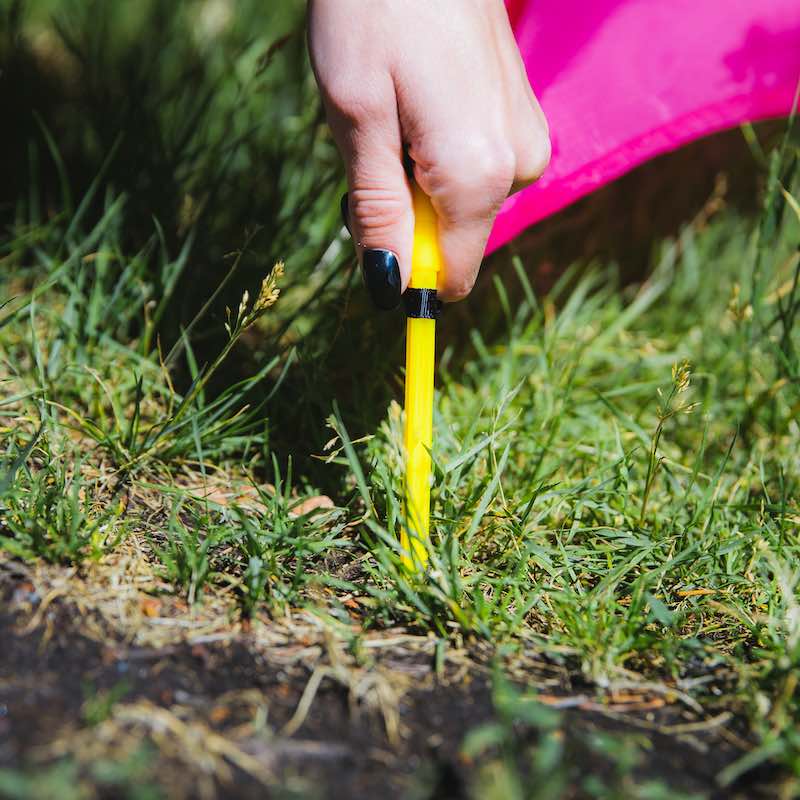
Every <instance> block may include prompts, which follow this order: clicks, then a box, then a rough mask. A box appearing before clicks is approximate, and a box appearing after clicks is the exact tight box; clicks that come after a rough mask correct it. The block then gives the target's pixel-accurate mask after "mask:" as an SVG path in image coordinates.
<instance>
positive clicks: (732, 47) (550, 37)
mask: <svg viewBox="0 0 800 800" xmlns="http://www.w3.org/2000/svg"><path fill="white" fill-rule="evenodd" d="M507 6H508V11H509V16H510V18H511V21H512V25H513V27H514V32H515V35H516V37H517V42H518V43H519V46H520V50H521V52H522V56H523V59H524V61H525V67H526V69H527V71H528V77H529V79H530V82H531V85H532V86H533V89H534V91H535V92H536V94H537V96H538V98H539V101H540V102H541V104H542V108H543V109H544V112H545V115H546V116H547V119H548V122H549V124H550V133H551V139H552V143H553V156H552V159H551V162H550V166H549V167H548V169H547V172H546V173H545V175H544V176H543V177H542V179H541V180H540V181H539V182H538V183H536V184H535V185H533V186H529V187H528V188H526V189H524V190H523V191H521V192H519V193H517V194H516V195H514V196H513V197H511V198H509V199H508V200H507V201H506V203H505V205H504V206H503V209H502V211H501V213H500V215H499V217H498V219H497V222H496V224H495V227H494V231H493V232H492V236H491V239H490V240H489V245H488V248H487V252H491V251H492V250H495V249H496V248H498V247H499V246H500V245H502V244H505V243H506V242H507V241H508V240H509V239H511V238H513V237H514V236H516V235H517V234H518V233H519V232H520V231H522V230H523V229H524V228H526V227H527V226H529V225H531V224H532V223H534V222H536V221H537V220H539V219H541V218H542V217H545V216H547V215H548V214H552V213H553V212H555V211H558V210H559V209H561V208H564V206H566V205H568V204H569V203H572V202H573V201H575V200H577V199H578V198H580V197H582V196H583V195H585V194H588V193H589V192H591V191H592V190H593V189H596V188H598V187H599V186H602V185H603V184H605V183H608V182H609V181H611V180H613V179H614V178H617V177H619V176H620V175H622V174H623V173H625V172H627V171H628V170H630V169H632V168H633V167H635V166H636V165H638V164H640V163H642V162H643V161H646V160H647V159H649V158H652V157H653V156H656V155H658V154H660V153H664V152H666V151H668V150H673V149H675V148H677V147H679V146H680V145H682V144H685V143H686V142H689V141H691V140H693V139H697V138H699V137H701V136H704V135H706V134H709V133H713V132H715V131H718V130H722V129H724V128H729V127H731V126H734V125H737V124H740V123H741V122H744V121H756V120H760V119H766V118H769V117H779V116H785V115H788V114H789V112H790V111H791V109H792V106H793V101H794V96H795V92H796V89H797V85H798V79H800V0H507Z"/></svg>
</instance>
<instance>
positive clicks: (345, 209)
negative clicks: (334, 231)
mask: <svg viewBox="0 0 800 800" xmlns="http://www.w3.org/2000/svg"><path fill="white" fill-rule="evenodd" d="M339 208H340V209H341V211H342V222H343V223H344V226H345V228H347V232H348V233H349V234H350V235H351V236H352V235H353V231H351V230H350V200H349V197H348V195H347V192H345V193H344V194H343V195H342V199H341V201H340V202H339Z"/></svg>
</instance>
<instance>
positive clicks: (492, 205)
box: [412, 136, 516, 302]
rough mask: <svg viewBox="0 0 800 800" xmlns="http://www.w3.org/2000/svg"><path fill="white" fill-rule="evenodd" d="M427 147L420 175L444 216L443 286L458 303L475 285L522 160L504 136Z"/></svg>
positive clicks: (441, 218) (444, 292)
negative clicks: (519, 161) (499, 214)
mask: <svg viewBox="0 0 800 800" xmlns="http://www.w3.org/2000/svg"><path fill="white" fill-rule="evenodd" d="M427 145H428V146H427V147H426V153H427V157H423V158H420V159H419V160H417V161H416V162H415V170H414V174H415V178H416V180H417V182H418V183H419V185H420V187H421V188H422V190H423V191H424V192H425V193H426V194H428V196H429V197H430V198H431V201H432V203H433V207H434V208H435V209H436V213H437V215H438V217H439V243H440V245H441V248H442V256H443V258H444V265H445V268H444V270H443V272H442V273H440V276H439V287H438V289H439V295H440V297H441V299H442V300H444V301H446V302H452V301H455V300H461V299H463V298H464V297H466V296H467V295H468V294H469V293H470V291H471V290H472V287H473V285H474V284H475V279H476V277H477V274H478V269H479V267H480V263H481V260H482V258H483V253H484V250H485V248H486V242H487V240H488V238H489V234H490V233H491V229H492V225H493V223H494V219H495V217H496V216H497V212H498V211H499V210H500V207H501V206H502V204H503V201H504V200H505V199H506V197H507V196H508V193H509V190H510V189H511V186H512V183H513V181H514V175H515V171H516V158H515V155H514V152H513V150H512V149H511V148H510V147H509V146H508V144H506V143H505V141H504V140H503V139H502V138H499V137H498V139H496V140H491V139H485V138H481V137H479V136H472V137H464V138H463V139H461V140H459V141H458V142H457V143H453V142H448V143H447V144H445V142H441V143H440V144H439V145H436V144H433V145H432V146H431V142H430V140H428V143H427ZM412 154H413V153H412Z"/></svg>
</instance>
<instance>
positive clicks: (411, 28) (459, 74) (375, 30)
mask: <svg viewBox="0 0 800 800" xmlns="http://www.w3.org/2000/svg"><path fill="white" fill-rule="evenodd" d="M309 47H310V52H311V58H312V63H313V67H314V72H315V75H316V77H317V81H318V83H319V86H320V90H321V93H322V97H323V101H324V103H325V108H326V111H327V116H328V121H329V123H330V127H331V130H332V131H333V135H334V138H335V140H336V143H337V145H338V147H339V150H340V152H341V154H342V158H343V159H344V163H345V167H346V170H347V180H348V186H349V193H348V197H349V224H350V228H351V231H352V235H353V240H354V242H355V243H356V249H357V251H358V253H359V258H360V259H363V257H364V253H365V252H367V251H369V250H372V249H379V250H388V251H391V252H392V253H394V254H396V256H397V261H398V262H399V270H400V278H401V282H402V290H405V288H406V286H407V285H408V281H409V277H410V272H411V251H412V238H413V230H414V214H413V209H412V202H411V190H410V184H409V181H408V178H407V176H406V172H405V169H404V163H403V157H404V152H406V153H407V154H408V156H410V159H411V161H412V162H413V175H414V179H415V180H416V181H417V183H418V184H419V186H420V187H421V188H422V189H423V191H424V192H425V193H426V194H428V195H429V196H430V198H431V200H432V202H433V206H434V208H435V209H436V212H437V215H438V218H439V234H440V236H439V238H440V244H441V247H442V252H443V256H444V264H445V269H444V271H443V272H442V273H441V274H440V283H439V287H438V289H439V296H440V297H441V299H443V300H445V301H453V300H460V299H461V298H463V297H466V296H467V295H468V294H469V292H470V291H471V289H472V287H473V285H474V283H475V279H476V277H477V274H478V269H479V267H480V263H481V260H482V257H483V252H484V249H485V246H486V242H487V239H488V237H489V233H490V231H491V227H492V224H493V222H494V219H495V217H496V216H497V213H498V211H499V210H500V207H501V205H502V203H503V201H504V200H505V199H506V197H507V196H508V195H509V193H511V192H512V191H514V190H516V189H518V188H521V187H522V186H525V185H526V184H529V183H531V182H532V181H535V180H536V179H537V178H538V177H539V176H540V175H541V174H542V172H543V171H544V169H545V167H546V166H547V163H548V161H549V158H550V140H549V137H548V130H547V123H546V121H545V118H544V115H543V114H542V111H541V108H540V107H539V103H538V102H537V100H536V98H535V97H534V94H533V91H532V90H531V88H530V84H529V83H528V79H527V76H526V74H525V69H524V66H523V64H522V60H521V58H520V55H519V51H518V49H517V45H516V42H515V41H514V37H513V34H512V31H511V27H510V24H509V20H508V16H507V14H506V10H505V6H504V4H503V2H502V0H309Z"/></svg>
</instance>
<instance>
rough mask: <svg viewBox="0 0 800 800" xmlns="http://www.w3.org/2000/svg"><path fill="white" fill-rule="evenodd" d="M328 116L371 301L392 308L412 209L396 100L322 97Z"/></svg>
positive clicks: (388, 92)
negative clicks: (343, 166) (344, 169)
mask: <svg viewBox="0 0 800 800" xmlns="http://www.w3.org/2000/svg"><path fill="white" fill-rule="evenodd" d="M327 105H328V116H329V121H330V123H331V128H332V130H333V132H334V136H335V138H336V141H337V144H338V146H339V149H340V151H341V153H342V157H343V159H344V162H345V164H346V167H347V179H348V186H349V192H348V203H347V213H348V218H349V219H348V222H349V228H350V232H351V234H352V237H353V241H354V242H355V244H356V249H357V252H358V256H359V261H360V263H361V268H362V273H363V276H364V283H365V284H366V287H367V289H368V291H369V294H370V298H371V299H372V302H373V304H374V305H375V306H376V307H377V308H379V309H381V310H389V309H392V308H395V307H396V306H397V305H398V304H399V302H400V296H401V294H402V292H403V291H404V290H405V288H406V286H407V285H408V281H409V278H410V275H411V252H412V248H413V236H414V212H413V205H412V194H411V187H410V186H409V182H408V178H407V177H406V174H405V171H404V169H403V146H402V139H401V136H400V124H399V121H398V118H397V103H396V100H395V98H394V93H393V89H392V87H391V84H390V83H389V82H388V81H387V83H386V85H385V86H384V87H383V90H380V89H379V90H378V91H373V92H366V93H359V94H357V95H354V94H353V93H352V92H348V93H347V94H344V93H341V94H337V93H336V92H335V90H334V92H332V93H331V94H330V95H329V97H328V98H327Z"/></svg>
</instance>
